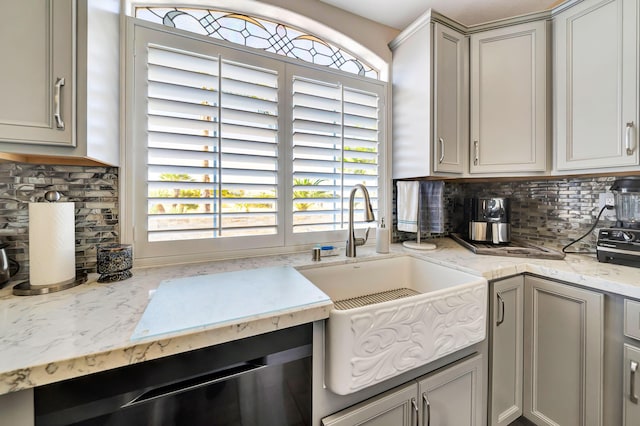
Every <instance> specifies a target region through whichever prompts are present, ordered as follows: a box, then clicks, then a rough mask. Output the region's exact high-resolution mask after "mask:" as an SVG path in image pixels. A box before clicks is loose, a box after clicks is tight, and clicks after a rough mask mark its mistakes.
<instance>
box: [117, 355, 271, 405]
mask: <svg viewBox="0 0 640 426" xmlns="http://www.w3.org/2000/svg"><path fill="white" fill-rule="evenodd" d="M260 361H261V360H254V361H247V362H243V363H240V364H236V365H234V366H231V367H229V368H226V369H224V370H221V371H216V372H214V373H209V374H204V375H202V376H197V377H191V378H189V379H185V380H182V381H179V382H176V383H171V384H168V385H163V386H159V387H156V388H152V389H148V390H145V391H144V392H142V393H141V394H140V395H138V396H136V397H135V398H133V399H132V400H131V401H129V402H127V403H125V404H123V405H122V406H121V407H120V408H126V407H132V406H135V405H139V404H143V403H145V402H149V401H152V400H155V399H159V398H164V397H167V396H172V395H177V394H180V393H184V392H188V391H191V390H194V389H199V388H202V387H205V386H209V385H212V384H214V383H219V382H224V381H226V380H229V379H233V378H235V377H239V376H242V375H244V374H248V373H251V372H254V371H258V370H261V369H263V368H265V367H267V366H268V364H267V363H264V362H260Z"/></svg>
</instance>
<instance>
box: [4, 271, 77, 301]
mask: <svg viewBox="0 0 640 426" xmlns="http://www.w3.org/2000/svg"><path fill="white" fill-rule="evenodd" d="M87 279H88V274H87V273H86V272H84V271H78V272H77V273H76V277H75V278H74V279H71V280H69V281H64V282H61V283H56V284H50V285H46V286H38V287H32V286H31V284H29V281H22V282H21V283H19V284H16V285H15V286H13V295H14V296H36V295H38V294H48V293H55V292H57V291H62V290H66V289H68V288H72V287H75V286H77V285H80V284H84V283H86V282H87Z"/></svg>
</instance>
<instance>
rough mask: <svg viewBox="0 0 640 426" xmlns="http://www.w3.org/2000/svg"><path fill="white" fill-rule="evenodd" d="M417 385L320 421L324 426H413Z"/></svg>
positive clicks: (403, 388)
mask: <svg viewBox="0 0 640 426" xmlns="http://www.w3.org/2000/svg"><path fill="white" fill-rule="evenodd" d="M416 392H417V385H416V384H415V383H412V384H410V385H407V386H403V387H400V388H398V389H394V390H391V391H389V392H385V393H383V394H382V395H380V396H377V397H373V398H371V399H369V400H367V401H365V402H362V403H360V404H357V405H355V406H353V407H350V408H347V409H345V410H342V411H340V412H338V413H336V414H332V415H330V416H328V417H325V418H324V419H322V424H323V425H324V426H355V425H362V426H389V425H394V426H396V425H397V426H413V425H415V424H416V418H417V415H418V413H417V407H418V406H417V402H416Z"/></svg>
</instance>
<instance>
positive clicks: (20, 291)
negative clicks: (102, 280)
mask: <svg viewBox="0 0 640 426" xmlns="http://www.w3.org/2000/svg"><path fill="white" fill-rule="evenodd" d="M60 198H62V194H61V193H60V192H58V191H47V192H45V194H44V199H45V201H47V203H55V202H56V201H59V200H60ZM87 279H88V274H87V272H86V271H82V270H76V273H75V277H74V278H71V279H68V280H65V281H61V282H56V283H52V284H47V285H38V286H32V285H31V283H30V281H29V280H26V281H22V282H20V283H18V284H16V285H15V286H13V294H14V295H15V296H35V295H39V294H47V293H55V292H58V291H62V290H66V289H69V288H72V287H75V286H78V285H80V284H83V283H85V282H87Z"/></svg>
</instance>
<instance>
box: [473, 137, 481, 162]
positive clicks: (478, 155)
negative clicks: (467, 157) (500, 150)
mask: <svg viewBox="0 0 640 426" xmlns="http://www.w3.org/2000/svg"><path fill="white" fill-rule="evenodd" d="M473 146H474V148H475V152H476V155H475V158H474V159H473V165H474V166H477V165H478V161H480V160H479V157H480V143H479V142H478V141H473Z"/></svg>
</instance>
